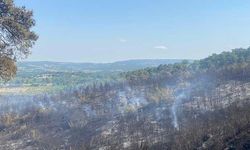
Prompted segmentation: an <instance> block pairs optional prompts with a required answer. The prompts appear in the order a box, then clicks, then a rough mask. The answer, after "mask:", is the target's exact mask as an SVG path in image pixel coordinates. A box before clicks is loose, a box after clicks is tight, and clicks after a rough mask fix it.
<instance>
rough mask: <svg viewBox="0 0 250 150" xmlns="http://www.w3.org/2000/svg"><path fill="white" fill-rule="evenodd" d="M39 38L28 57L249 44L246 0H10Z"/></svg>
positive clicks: (163, 53) (153, 54)
mask: <svg viewBox="0 0 250 150" xmlns="http://www.w3.org/2000/svg"><path fill="white" fill-rule="evenodd" d="M16 3H17V4H18V5H25V6H27V8H29V9H32V10H33V11H34V15H35V19H36V22H37V25H36V27H35V28H34V30H35V31H36V32H37V33H38V34H39V36H40V38H39V40H38V41H37V43H36V46H35V47H34V48H33V49H32V52H33V53H32V55H31V56H30V57H29V59H28V60H32V61H33V60H36V61H37V60H50V61H71V62H112V61H117V60H126V59H143V58H154V59H155V58H185V59H197V58H203V57H206V56H208V55H210V54H212V53H219V52H221V51H224V50H230V49H232V48H237V47H243V48H244V47H248V46H250V0H16Z"/></svg>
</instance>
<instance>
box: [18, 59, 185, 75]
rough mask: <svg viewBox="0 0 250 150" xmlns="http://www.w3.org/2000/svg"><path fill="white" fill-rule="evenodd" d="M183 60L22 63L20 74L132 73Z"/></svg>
mask: <svg viewBox="0 0 250 150" xmlns="http://www.w3.org/2000/svg"><path fill="white" fill-rule="evenodd" d="M181 61H182V60H181V59H141V60H127V61H118V62H114V63H70V62H49V61H37V62H20V63H18V68H19V72H22V71H25V72H44V71H45V72H47V71H49V72H99V71H108V72H114V71H132V70H137V69H143V68H147V67H157V66H159V65H161V64H173V63H179V62H181Z"/></svg>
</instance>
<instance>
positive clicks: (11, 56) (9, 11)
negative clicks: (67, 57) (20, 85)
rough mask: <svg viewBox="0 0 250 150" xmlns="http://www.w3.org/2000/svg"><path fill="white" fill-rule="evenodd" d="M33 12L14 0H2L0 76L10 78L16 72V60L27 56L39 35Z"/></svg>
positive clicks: (0, 13)
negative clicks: (35, 28) (34, 27)
mask: <svg viewBox="0 0 250 150" xmlns="http://www.w3.org/2000/svg"><path fill="white" fill-rule="evenodd" d="M33 26H35V20H34V19H33V12H32V11H30V10H27V9H26V8H25V7H17V6H16V5H15V4H14V2H13V0H0V78H1V79H3V80H9V79H11V78H12V77H13V76H14V75H15V74H16V70H17V68H16V61H17V60H20V59H24V58H26V57H27V56H28V55H29V54H30V48H31V47H32V46H33V45H34V44H35V41H36V40H37V39H38V36H37V35H36V33H35V32H33V31H32V30H31V29H32V27H33Z"/></svg>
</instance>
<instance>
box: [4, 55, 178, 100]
mask: <svg viewBox="0 0 250 150" xmlns="http://www.w3.org/2000/svg"><path fill="white" fill-rule="evenodd" d="M181 61H182V60H175V59H159V60H129V61H120V62H115V63H100V64H98V63H62V62H61V63H59V62H21V63H18V72H17V76H16V77H15V78H14V79H13V80H11V81H9V82H7V83H0V94H1V95H6V94H14V95H18V94H21V95H23V94H28V95H29V94H39V93H47V92H55V91H59V90H62V89H65V88H71V87H77V86H86V85H89V84H93V83H96V82H98V83H100V82H102V83H104V82H110V81H118V80H120V79H121V78H120V76H119V74H120V73H121V72H126V71H133V70H137V69H143V68H148V67H156V66H159V65H161V64H173V63H177V62H181Z"/></svg>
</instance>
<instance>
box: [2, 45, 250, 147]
mask: <svg viewBox="0 0 250 150" xmlns="http://www.w3.org/2000/svg"><path fill="white" fill-rule="evenodd" d="M118 76H119V81H115V82H113V81H111V82H97V83H95V84H91V85H88V86H80V87H74V88H70V89H67V90H62V91H60V92H58V93H55V94H53V95H35V96H29V97H27V96H18V97H16V96H13V97H7V98H6V97H2V99H5V100H1V101H0V102H1V103H2V105H1V107H2V108H1V111H0V115H1V117H0V149H13V148H19V149H58V148H60V149H102V150H105V149H177V150H178V149H179V150H183V149H199V150H203V149H204V150H205V149H243V150H244V149H245V150H247V149H249V148H250V144H249V143H250V142H249V141H250V110H249V106H250V80H249V79H250V48H248V49H235V50H233V51H231V52H223V53H221V54H214V55H212V56H210V57H207V58H205V59H201V60H198V61H194V62H188V61H183V62H181V63H175V64H168V65H160V66H158V67H153V68H146V69H140V70H136V71H129V72H125V73H119V74H118ZM6 99H7V101H6Z"/></svg>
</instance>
